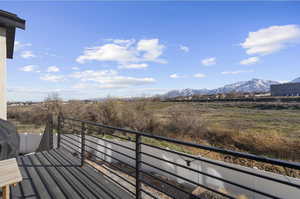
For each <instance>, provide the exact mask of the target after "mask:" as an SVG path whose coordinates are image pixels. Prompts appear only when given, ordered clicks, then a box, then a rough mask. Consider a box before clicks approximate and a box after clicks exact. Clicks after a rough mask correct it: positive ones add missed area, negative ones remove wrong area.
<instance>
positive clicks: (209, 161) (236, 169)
mask: <svg viewBox="0 0 300 199" xmlns="http://www.w3.org/2000/svg"><path fill="white" fill-rule="evenodd" d="M142 145H145V146H149V147H153V148H156V149H160V150H163V151H166V152H170V153H174V154H177V155H179V156H184V157H187V158H192V159H194V160H198V161H202V162H206V163H209V164H212V165H217V166H220V167H223V168H227V169H230V170H234V171H238V172H241V173H246V174H249V175H253V176H256V177H259V178H264V179H266V180H270V181H275V182H278V183H281V184H285V185H289V186H292V187H296V188H300V185H299V184H295V183H291V182H289V181H284V180H280V179H276V178H272V177H269V176H266V175H262V174H258V173H253V172H250V171H246V170H243V169H239V168H237V167H233V166H229V165H225V164H222V163H218V162H217V161H212V160H209V159H206V158H202V157H195V156H191V155H188V154H185V153H180V152H177V151H172V150H169V149H165V148H162V147H158V146H154V145H149V144H145V143H142Z"/></svg>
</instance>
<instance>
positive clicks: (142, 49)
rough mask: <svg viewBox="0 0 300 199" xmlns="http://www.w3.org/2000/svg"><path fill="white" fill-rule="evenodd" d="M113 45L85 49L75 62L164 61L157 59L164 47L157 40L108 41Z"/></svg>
mask: <svg viewBox="0 0 300 199" xmlns="http://www.w3.org/2000/svg"><path fill="white" fill-rule="evenodd" d="M109 41H112V42H113V43H108V44H104V45H102V46H96V47H91V48H86V49H85V50H84V52H83V54H82V55H80V56H79V57H78V58H77V59H76V61H77V62H79V63H85V62H87V61H92V60H94V61H111V62H117V63H119V64H124V63H138V62H145V61H148V62H158V63H165V62H166V61H165V60H163V59H160V58H159V57H160V56H161V55H162V54H163V49H164V45H162V44H160V43H159V39H149V40H140V41H138V42H135V40H109Z"/></svg>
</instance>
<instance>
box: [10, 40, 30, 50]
mask: <svg viewBox="0 0 300 199" xmlns="http://www.w3.org/2000/svg"><path fill="white" fill-rule="evenodd" d="M29 46H32V44H31V43H22V42H20V41H15V46H14V51H15V52H17V51H19V50H21V49H23V48H25V47H29Z"/></svg>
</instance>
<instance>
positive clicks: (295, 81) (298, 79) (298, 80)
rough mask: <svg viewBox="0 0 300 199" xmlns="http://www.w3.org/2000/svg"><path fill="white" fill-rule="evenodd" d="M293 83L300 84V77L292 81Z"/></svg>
mask: <svg viewBox="0 0 300 199" xmlns="http://www.w3.org/2000/svg"><path fill="white" fill-rule="evenodd" d="M291 82H293V83H299V82H300V77H298V78H296V79H294V80H293V81H291Z"/></svg>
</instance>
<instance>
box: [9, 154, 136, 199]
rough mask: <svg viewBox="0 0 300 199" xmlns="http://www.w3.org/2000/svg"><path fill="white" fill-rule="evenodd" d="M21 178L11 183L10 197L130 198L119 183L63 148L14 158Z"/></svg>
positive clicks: (131, 197) (45, 198) (48, 198)
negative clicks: (15, 184)
mask: <svg viewBox="0 0 300 199" xmlns="http://www.w3.org/2000/svg"><path fill="white" fill-rule="evenodd" d="M17 161H18V164H19V166H20V170H21V174H22V176H23V181H22V182H21V183H18V184H17V186H15V187H11V198H15V199H17V198H26V199H28V198H30V199H32V198H42V199H50V198H55V199H56V198H59V199H60V198H62V199H64V198H69V199H77V198H78V199H79V198H91V199H94V198H95V199H96V198H97V199H98V198H100V199H111V198H116V199H133V198H134V197H133V196H132V195H130V194H129V193H128V192H126V191H125V190H123V189H122V188H121V187H119V186H117V185H116V184H114V183H113V182H112V181H110V180H109V179H107V178H105V177H104V176H103V175H102V174H101V173H99V172H97V171H96V170H95V169H93V168H92V167H91V166H89V165H87V164H85V165H84V166H83V167H80V160H79V159H78V158H76V157H74V156H72V155H71V154H70V153H69V152H67V151H66V150H63V149H59V150H58V149H54V150H50V151H44V152H39V153H35V154H31V155H27V156H20V157H18V158H17Z"/></svg>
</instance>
